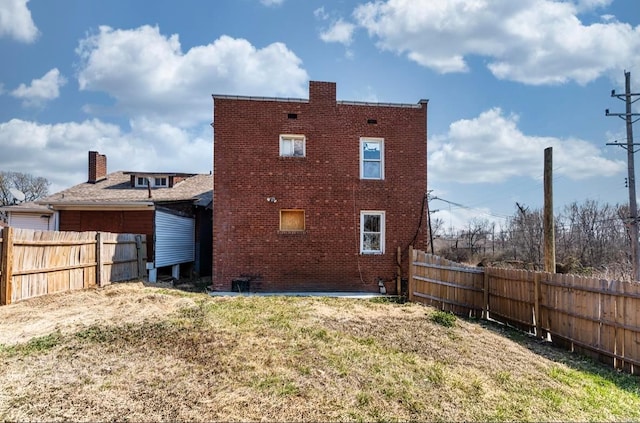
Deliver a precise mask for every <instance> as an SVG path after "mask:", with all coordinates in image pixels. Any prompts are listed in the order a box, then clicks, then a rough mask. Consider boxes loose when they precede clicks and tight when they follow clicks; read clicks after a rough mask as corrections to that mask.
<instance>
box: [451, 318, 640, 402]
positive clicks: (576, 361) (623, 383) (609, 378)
mask: <svg viewBox="0 0 640 423" xmlns="http://www.w3.org/2000/svg"><path fill="white" fill-rule="evenodd" d="M462 319H464V320H465V321H468V322H470V323H475V324H478V325H480V326H481V327H483V328H485V329H487V330H489V331H491V332H493V333H496V334H499V335H501V336H504V337H506V338H508V339H510V340H512V341H514V342H516V343H518V344H519V345H522V346H523V347H525V348H527V349H528V350H530V351H532V352H534V353H535V354H537V355H539V356H541V357H544V358H546V359H548V360H550V361H553V362H555V363H558V364H563V365H565V366H567V367H569V368H570V369H572V370H576V371H579V372H581V373H585V374H589V375H590V376H592V377H593V378H594V380H596V379H597V382H598V383H606V382H609V383H611V384H613V385H615V386H617V387H618V388H620V389H622V390H625V391H627V392H630V393H632V394H635V395H639V396H640V376H637V375H631V374H629V373H625V372H623V371H621V370H616V369H614V368H612V367H611V366H609V365H607V364H606V363H602V362H600V361H597V360H595V359H592V358H591V357H588V356H586V355H583V354H581V353H575V352H571V351H569V350H567V349H565V348H563V347H561V346H558V345H555V344H553V343H552V342H550V341H547V340H541V339H538V338H536V337H535V336H533V335H531V334H528V333H526V332H523V331H521V330H519V329H516V328H513V327H511V326H507V325H504V324H501V323H498V322H492V321H486V320H479V319H468V318H462Z"/></svg>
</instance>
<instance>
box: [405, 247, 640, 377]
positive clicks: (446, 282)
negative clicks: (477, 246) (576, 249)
mask: <svg viewBox="0 0 640 423" xmlns="http://www.w3.org/2000/svg"><path fill="white" fill-rule="evenodd" d="M409 254H410V255H409V257H411V258H412V261H411V265H410V275H409V300H410V301H414V302H421V303H424V304H429V305H432V306H435V307H437V308H440V309H442V310H444V311H451V312H452V313H455V314H458V315H468V316H472V317H478V318H484V319H491V320H496V321H499V322H502V323H506V324H509V325H511V326H515V327H517V328H519V329H522V330H525V331H528V332H530V333H532V334H535V335H536V336H538V337H540V338H544V339H550V340H551V341H552V342H553V343H555V344H558V345H561V346H563V347H565V348H568V349H570V350H572V351H577V352H580V353H583V354H587V355H590V356H592V357H594V358H596V359H598V360H600V361H603V362H606V363H608V364H610V365H612V366H613V367H615V368H618V369H623V370H625V371H627V372H629V373H631V374H640V317H639V316H640V283H636V282H624V281H608V280H603V279H596V278H586V277H580V276H575V275H563V274H553V273H545V272H530V271H525V270H513V269H498V268H492V267H487V268H480V267H470V266H464V265H462V264H459V263H455V262H452V261H449V260H446V259H443V258H440V257H437V256H432V255H430V254H427V253H425V252H423V251H419V250H410V252H409Z"/></svg>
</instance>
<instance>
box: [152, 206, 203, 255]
mask: <svg viewBox="0 0 640 423" xmlns="http://www.w3.org/2000/svg"><path fill="white" fill-rule="evenodd" d="M155 221H156V233H155V235H156V236H155V267H156V268H158V267H164V266H172V265H174V264H180V263H188V262H192V261H194V260H195V220H194V219H191V218H189V217H183V216H177V215H174V214H171V213H167V212H164V211H161V210H156V219H155Z"/></svg>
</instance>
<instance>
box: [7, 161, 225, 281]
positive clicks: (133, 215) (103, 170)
mask: <svg viewBox="0 0 640 423" xmlns="http://www.w3.org/2000/svg"><path fill="white" fill-rule="evenodd" d="M212 179H213V175H211V174H194V173H176V172H149V171H117V172H112V173H107V156H106V155H103V154H99V153H98V152H97V151H89V157H88V179H87V182H84V183H81V184H78V185H75V186H73V187H71V188H68V189H66V190H63V191H60V192H58V193H55V194H53V195H50V196H48V197H45V198H43V199H40V200H38V201H37V203H38V204H39V205H40V207H44V208H45V209H47V210H49V212H51V213H52V216H51V220H52V221H53V222H55V227H54V228H49V229H50V230H59V231H78V232H81V231H103V232H113V233H135V234H146V236H147V269H148V270H149V280H150V281H152V282H155V280H156V277H157V275H158V271H160V272H163V271H166V273H167V274H171V276H173V277H176V278H178V277H179V276H180V273H181V269H180V266H181V265H183V270H182V273H183V274H184V273H185V272H186V271H187V269H191V270H193V271H195V272H196V273H198V274H200V275H201V276H204V275H209V274H210V271H211V261H210V258H211V230H212V229H211V216H212V212H211V200H212V189H213V181H212ZM13 211H14V213H18V212H20V210H19V209H18V208H17V207H16V209H14V210H13Z"/></svg>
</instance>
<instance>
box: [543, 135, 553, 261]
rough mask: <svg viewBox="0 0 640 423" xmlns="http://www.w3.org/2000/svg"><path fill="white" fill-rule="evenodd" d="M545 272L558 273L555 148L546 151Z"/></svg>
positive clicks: (548, 148)
mask: <svg viewBox="0 0 640 423" xmlns="http://www.w3.org/2000/svg"><path fill="white" fill-rule="evenodd" d="M542 220H543V223H544V225H543V226H544V271H545V272H549V273H556V238H555V226H554V221H553V147H547V148H545V149H544V215H543V219H542Z"/></svg>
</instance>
